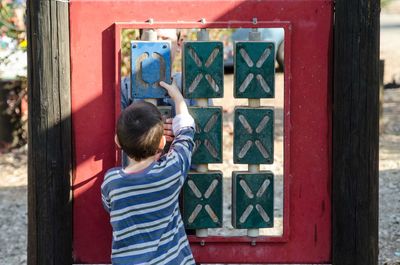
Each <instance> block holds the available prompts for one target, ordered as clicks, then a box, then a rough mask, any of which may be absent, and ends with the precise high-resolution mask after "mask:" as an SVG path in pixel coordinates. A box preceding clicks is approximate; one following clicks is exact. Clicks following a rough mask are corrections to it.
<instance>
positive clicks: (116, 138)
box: [114, 134, 121, 148]
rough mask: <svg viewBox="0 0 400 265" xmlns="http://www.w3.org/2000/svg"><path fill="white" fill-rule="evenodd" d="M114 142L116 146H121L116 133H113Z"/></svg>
mask: <svg viewBox="0 0 400 265" xmlns="http://www.w3.org/2000/svg"><path fill="white" fill-rule="evenodd" d="M114 142H115V144H116V145H117V146H118V148H121V145H120V144H119V140H118V137H117V134H115V135H114Z"/></svg>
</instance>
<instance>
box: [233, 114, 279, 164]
mask: <svg viewBox="0 0 400 265" xmlns="http://www.w3.org/2000/svg"><path fill="white" fill-rule="evenodd" d="M233 161H234V163H237V164H272V163H273V162H274V110H273V109H272V108H267V107H261V108H249V107H236V108H235V116H234V138H233Z"/></svg>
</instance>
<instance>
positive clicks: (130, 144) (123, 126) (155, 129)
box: [117, 101, 164, 161]
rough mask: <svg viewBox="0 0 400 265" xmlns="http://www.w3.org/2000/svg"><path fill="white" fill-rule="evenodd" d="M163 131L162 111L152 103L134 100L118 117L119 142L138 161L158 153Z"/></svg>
mask: <svg viewBox="0 0 400 265" xmlns="http://www.w3.org/2000/svg"><path fill="white" fill-rule="evenodd" d="M163 133H164V126H163V120H162V116H161V113H160V111H159V110H158V109H157V107H155V106H154V105H153V104H151V103H148V102H144V101H143V102H134V103H132V104H131V105H130V106H129V107H127V108H126V109H124V110H123V111H122V112H121V115H120V116H119V118H118V122H117V137H118V142H119V144H120V146H121V149H122V150H123V151H124V152H125V153H126V154H127V155H128V156H129V157H130V158H132V159H134V160H136V161H140V160H142V159H146V158H147V157H149V156H153V155H155V154H156V153H157V151H158V147H159V144H160V141H161V137H162V136H163Z"/></svg>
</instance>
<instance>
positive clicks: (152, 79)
mask: <svg viewBox="0 0 400 265" xmlns="http://www.w3.org/2000/svg"><path fill="white" fill-rule="evenodd" d="M130 50H131V81H132V82H131V88H132V98H141V99H145V98H164V97H166V96H167V93H166V90H165V89H164V88H162V87H161V86H160V85H159V82H160V81H165V82H167V83H170V82H171V44H170V43H169V42H166V41H132V42H131V49H130Z"/></svg>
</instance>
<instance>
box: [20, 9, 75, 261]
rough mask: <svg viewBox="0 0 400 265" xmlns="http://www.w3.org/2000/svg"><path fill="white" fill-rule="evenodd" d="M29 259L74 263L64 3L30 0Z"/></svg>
mask: <svg viewBox="0 0 400 265" xmlns="http://www.w3.org/2000/svg"><path fill="white" fill-rule="evenodd" d="M27 17H28V18H27V21H28V43H29V46H28V80H29V95H28V96H29V140H28V144H29V152H28V157H29V160H28V264H72V208H71V192H70V190H71V189H70V183H71V162H72V153H71V121H70V119H71V118H70V112H71V107H70V66H69V62H70V60H69V21H68V3H64V2H58V1H28V3H27Z"/></svg>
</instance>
